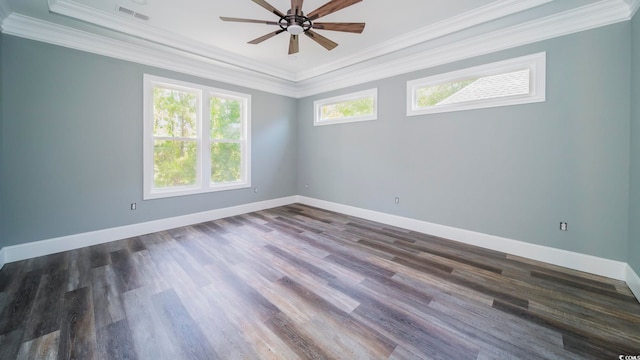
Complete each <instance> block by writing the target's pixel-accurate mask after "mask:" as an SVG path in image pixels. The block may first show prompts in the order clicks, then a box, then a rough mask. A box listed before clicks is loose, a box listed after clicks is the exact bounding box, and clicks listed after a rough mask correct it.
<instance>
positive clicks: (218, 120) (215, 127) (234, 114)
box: [210, 97, 242, 183]
mask: <svg viewBox="0 0 640 360" xmlns="http://www.w3.org/2000/svg"><path fill="white" fill-rule="evenodd" d="M210 105H211V117H210V118H211V182H212V183H226V182H235V181H240V180H241V175H242V174H241V166H242V158H241V151H242V148H241V143H240V140H241V139H242V118H241V116H242V103H241V102H240V101H238V100H235V99H226V98H221V97H211V99H210Z"/></svg>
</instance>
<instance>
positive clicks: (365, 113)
mask: <svg viewBox="0 0 640 360" xmlns="http://www.w3.org/2000/svg"><path fill="white" fill-rule="evenodd" d="M313 108H314V118H313V125H315V126H319V125H331V124H342V123H348V122H356V121H366V120H375V119H377V118H378V89H369V90H365V91H360V92H356V93H351V94H346V95H341V96H336V97H332V98H328V99H322V100H316V101H315V102H314V103H313Z"/></svg>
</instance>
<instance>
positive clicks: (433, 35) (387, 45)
mask: <svg viewBox="0 0 640 360" xmlns="http://www.w3.org/2000/svg"><path fill="white" fill-rule="evenodd" d="M551 1H553V0H507V1H495V2H492V3H491V4H488V5H485V6H482V7H479V8H477V9H474V10H471V11H468V12H465V13H462V14H460V15H456V16H454V17H451V18H449V19H447V20H444V21H440V22H438V23H435V24H432V25H429V26H425V27H423V28H420V29H418V30H415V31H412V32H409V33H407V34H405V35H403V36H400V37H396V38H393V39H389V40H386V41H383V42H381V43H378V44H376V45H375V46H372V47H370V48H368V49H365V50H363V51H360V52H358V53H356V54H353V55H352V56H349V57H345V58H342V59H340V60H337V61H334V62H331V63H328V64H324V65H322V66H317V67H314V68H312V69H309V70H307V71H300V72H298V73H297V74H296V77H295V80H296V81H304V80H307V79H311V78H314V77H317V76H321V75H324V74H327V73H330V72H333V71H335V70H338V69H342V68H344V67H347V66H351V65H354V64H357V63H361V62H363V61H367V60H369V59H373V58H377V57H379V56H383V55H385V54H389V53H392V52H394V51H398V50H402V49H405V48H408V47H411V46H414V45H417V44H420V43H423V42H426V41H429V40H433V39H437V38H439V37H442V36H445V35H448V34H452V33H454V32H457V31H460V30H464V29H467V28H470V27H473V26H476V25H480V24H483V23H486V22H490V21H493V20H496V19H499V18H502V17H505V16H508V15H513V14H515V13H518V12H521V11H525V10H529V9H532V8H534V7H537V6H540V5H544V4H547V3H550V2H551Z"/></svg>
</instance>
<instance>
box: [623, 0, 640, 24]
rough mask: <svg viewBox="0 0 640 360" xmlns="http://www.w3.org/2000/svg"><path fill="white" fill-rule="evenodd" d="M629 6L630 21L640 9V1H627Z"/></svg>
mask: <svg viewBox="0 0 640 360" xmlns="http://www.w3.org/2000/svg"><path fill="white" fill-rule="evenodd" d="M625 1H626V2H627V3H628V4H629V20H631V18H633V17H634V16H635V14H636V12H637V11H638V9H639V8H640V0H625Z"/></svg>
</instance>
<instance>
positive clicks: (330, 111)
mask: <svg viewBox="0 0 640 360" xmlns="http://www.w3.org/2000/svg"><path fill="white" fill-rule="evenodd" d="M373 108H374V99H373V97H364V98H360V99H353V100H347V101H341V102H339V103H335V104H327V105H324V106H322V107H321V110H320V111H321V118H322V119H323V120H333V119H342V118H350V117H355V116H361V115H368V114H371V113H373Z"/></svg>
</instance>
